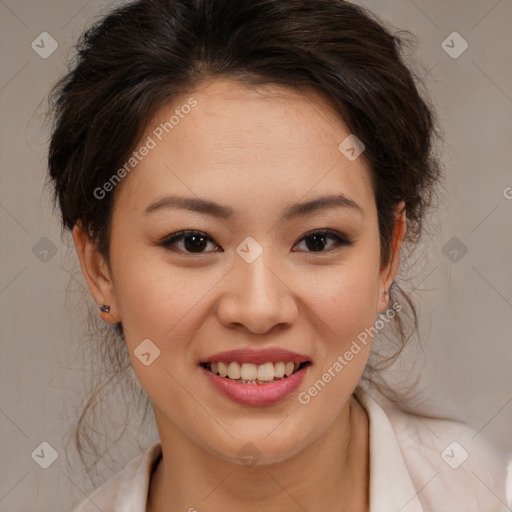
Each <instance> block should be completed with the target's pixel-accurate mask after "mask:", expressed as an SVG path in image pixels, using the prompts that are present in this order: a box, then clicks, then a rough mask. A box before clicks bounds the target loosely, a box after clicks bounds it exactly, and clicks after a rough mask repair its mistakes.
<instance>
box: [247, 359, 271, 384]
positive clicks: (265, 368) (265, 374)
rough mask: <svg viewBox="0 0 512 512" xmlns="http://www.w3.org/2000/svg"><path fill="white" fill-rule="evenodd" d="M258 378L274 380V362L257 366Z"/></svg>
mask: <svg viewBox="0 0 512 512" xmlns="http://www.w3.org/2000/svg"><path fill="white" fill-rule="evenodd" d="M244 364H245V363H244ZM242 366H243V365H242ZM258 380H265V381H267V380H274V363H265V364H260V365H259V366H258Z"/></svg>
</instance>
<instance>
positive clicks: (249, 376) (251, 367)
mask: <svg viewBox="0 0 512 512" xmlns="http://www.w3.org/2000/svg"><path fill="white" fill-rule="evenodd" d="M212 371H213V368H212ZM240 376H241V377H242V379H243V380H256V379H257V378H258V367H257V366H256V365H255V364H252V363H244V364H243V365H242V367H241V369H240Z"/></svg>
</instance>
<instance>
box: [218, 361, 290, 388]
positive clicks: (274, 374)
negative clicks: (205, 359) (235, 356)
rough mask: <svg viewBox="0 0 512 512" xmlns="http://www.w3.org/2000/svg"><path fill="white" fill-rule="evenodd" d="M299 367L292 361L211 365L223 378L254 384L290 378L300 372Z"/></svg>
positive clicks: (233, 362)
mask: <svg viewBox="0 0 512 512" xmlns="http://www.w3.org/2000/svg"><path fill="white" fill-rule="evenodd" d="M299 366H300V365H299V363H293V362H291V361H289V362H284V361H278V362H276V363H272V362H267V363H264V364H253V363H242V364H240V363H237V362H236V361H231V362H219V363H210V368H211V371H212V372H213V373H216V374H219V375H220V376H221V377H227V378H229V379H232V380H238V381H242V382H244V383H254V384H255V383H256V381H262V382H269V381H271V380H274V379H282V378H283V377H285V376H286V377H289V376H290V375H292V374H293V373H294V372H296V371H297V370H298V368H299Z"/></svg>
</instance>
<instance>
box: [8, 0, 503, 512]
mask: <svg viewBox="0 0 512 512" xmlns="http://www.w3.org/2000/svg"><path fill="white" fill-rule="evenodd" d="M117 3H120V2H117ZM359 3H361V4H362V5H365V6H367V7H369V8H370V9H371V10H373V11H374V12H376V13H377V14H379V15H381V16H382V17H383V18H384V19H385V20H387V21H389V22H390V23H391V24H392V25H393V26H395V27H397V28H405V29H409V30H411V31H412V32H413V33H414V34H416V36H417V37H418V46H417V51H416V55H417V56H418V58H420V59H421V61H422V62H423V68H421V67H418V70H419V74H420V75H421V76H425V77H426V82H427V87H428V89H429V91H430V95H431V97H432V100H433V101H434V103H435V104H436V105H437V108H438V111H439V115H440V120H441V124H442V127H443V129H444V132H445V137H446V142H447V144H446V146H445V147H444V148H443V161H444V163H445V166H446V171H447V181H446V194H445V196H444V198H443V199H442V201H441V204H440V207H439V210H438V214H437V216H436V217H435V218H433V219H432V226H433V228H432V230H431V233H430V235H429V236H428V238H426V239H425V242H424V247H423V248H422V249H421V250H419V251H418V252H417V253H416V260H417V262H416V265H415V266H414V267H413V272H412V273H410V274H409V277H410V279H409V281H408V282H407V283H406V284H405V288H406V289H407V290H409V291H411V292H412V293H413V295H414V297H415V299H416V301H417V303H418V306H419V308H420V310H421V312H422V330H421V332H422V336H423V343H424V346H425V352H426V358H425V359H426V362H425V369H424V372H423V377H422V384H423V385H424V386H426V389H427V396H432V397H437V400H439V401H440V403H442V405H440V404H438V403H437V402H435V399H434V398H433V399H432V400H433V403H434V404H435V406H434V407H436V408H437V407H439V409H436V410H441V409H442V408H444V409H443V410H444V411H445V412H446V413H447V414H449V415H452V416H454V417H457V418H462V419H464V420H465V421H466V422H467V423H469V424H470V425H472V426H473V427H474V428H475V429H477V430H478V431H479V432H480V434H481V435H483V436H487V437H488V438H489V439H490V440H491V441H492V442H493V443H494V444H495V445H496V446H497V447H498V449H500V450H508V451H510V450H512V437H511V436H510V432H511V427H512V403H511V401H512V383H511V373H512V372H511V359H512V358H511V356H512V348H511V347H512V344H511V341H512V340H511V338H512V336H511V327H512V322H511V318H512V315H511V313H512V268H511V265H512V263H511V262H512V258H511V254H512V243H511V232H512V230H511V228H512V188H511V187H512V172H511V157H510V149H511V141H512V116H511V114H512V72H511V69H512V62H511V55H512V41H511V38H510V32H509V28H510V20H511V19H512V1H511V0H500V1H497V0H479V1H467V0H456V1H449V2H446V1H444V0H442V1H441V0H428V1H427V0H415V1H412V0H393V1H386V2H384V1H380V2H375V1H366V2H359ZM114 4H115V3H112V2H110V3H109V2H106V1H104V0H103V1H101V0H89V1H87V0H51V1H50V0H48V1H42V0H38V1H36V0H32V1H30V0H0V15H1V57H2V67H1V72H0V73H1V75H0V108H1V125H0V138H1V140H0V144H1V148H0V159H1V170H2V174H1V176H2V186H1V197H0V222H1V233H2V244H1V269H2V275H1V279H0V300H1V308H2V317H1V336H2V345H1V354H2V357H1V370H0V376H1V377H0V379H1V390H0V393H1V406H0V413H1V414H0V427H1V431H2V447H1V453H2V463H1V464H2V466H1V468H0V471H1V474H2V475H3V478H2V479H1V482H0V510H1V511H25V510H26V511H28V510H30V511H32V510H39V511H43V510H44V511H53V512H57V511H66V510H70V509H71V507H72V506H73V505H75V504H76V503H78V502H79V501H81V500H82V499H83V498H84V493H88V492H90V491H91V489H92V485H91V483H90V481H88V480H87V479H86V478H85V477H84V475H83V474H82V473H81V469H80V466H79V464H78V461H77V459H76V456H74V455H73V453H71V452H72V450H70V454H69V458H67V457H66V450H65V442H64V439H65V436H66V435H67V434H68V433H69V430H70V429H71V427H72V425H73V422H74V421H75V419H76V417H75V413H76V410H77V409H78V408H79V406H80V404H81V403H82V400H83V398H84V396H85V395H84V393H83V392H81V389H82V388H83V386H84V382H85V380H86V377H87V375H86V374H87V372H86V371H84V370H83V368H82V363H81V361H80V359H79V358H77V347H83V346H84V345H83V344H84V343H87V336H86V335H84V330H83V325H81V324H80V322H81V321H82V320H81V317H80V315H81V313H80V310H81V309H83V308H80V307H78V306H76V304H80V300H83V299H81V297H80V293H79V290H80V287H81V286H82V283H83V281H82V278H81V275H80V274H79V273H78V272H79V271H78V267H77V266H76V257H75V255H74V252H73V248H72V246H71V242H70V238H69V237H68V236H64V237H61V233H60V228H59V224H58V220H57V217H56V216H52V208H51V201H50V198H49V194H48V193H47V192H46V191H45V192H42V190H43V184H44V180H45V155H46V150H47V137H48V134H47V132H46V131H45V129H44V127H43V116H44V112H45V108H46V104H45V96H46V95H47V93H48V91H49V88H50V87H51V85H52V84H53V83H54V81H55V80H56V79H57V77H58V76H60V75H61V74H62V73H63V71H64V70H65V62H66V59H67V58H68V57H69V55H70V51H71V45H72V44H73V42H75V41H76V39H77V37H78V36H79V34H80V33H81V32H82V30H83V29H84V28H85V27H86V26H88V25H89V24H90V22H91V21H92V20H93V19H94V18H95V17H96V16H98V15H99V14H101V12H103V11H104V10H105V9H107V8H108V6H109V5H114ZM45 31H46V32H48V33H50V34H51V36H52V37H53V38H54V39H55V40H56V41H57V42H58V45H59V46H58V48H57V50H56V51H55V52H54V53H53V54H52V55H50V56H49V57H48V58H46V59H43V58H41V57H40V56H39V55H38V54H37V53H36V51H34V50H33V49H32V48H31V43H32V41H34V40H35V39H36V38H37V37H38V36H39V34H41V33H42V32H45ZM454 31H456V32H458V33H459V34H460V35H461V36H462V37H463V38H464V39H465V40H466V41H467V42H468V44H469V48H468V49H467V50H466V51H465V52H464V53H463V54H462V55H460V56H459V57H458V58H452V57H451V56H450V55H448V53H447V52H446V51H445V50H444V49H443V47H442V42H443V41H444V40H445V39H446V38H447V36H448V35H449V34H451V33H452V32H454ZM448 44H449V45H450V46H454V48H453V50H452V51H456V50H457V49H459V48H460V41H457V40H454V42H453V43H452V42H451V41H450V39H448ZM46 48H48V46H46ZM454 237H455V240H453V238H454ZM41 239H43V240H42V241H41ZM46 239H48V240H46ZM447 244H448V245H447ZM45 250H46V251H47V252H44V251H45ZM52 250H53V252H55V250H56V252H55V254H53V253H52ZM465 250H467V253H465V254H463V253H464V251H465ZM454 251H455V252H454ZM461 255H462V257H461ZM457 260H458V261H457ZM70 275H71V276H73V277H70ZM70 283H71V287H70V286H69V285H70ZM68 288H69V290H68ZM77 291H78V292H77ZM77 308H78V309H77ZM85 346H86V345H85ZM134 429H136V427H134ZM132 437H133V436H130V435H128V436H127V437H126V441H124V443H123V445H122V446H120V447H119V450H118V451H117V452H116V455H115V456H113V457H112V459H111V460H110V462H109V464H107V463H103V464H104V465H103V466H102V471H103V472H102V477H103V478H108V477H109V476H111V475H112V474H113V473H114V472H116V471H118V470H120V469H121V468H122V467H124V465H125V464H126V462H127V461H128V460H130V459H131V458H132V457H133V456H134V455H135V454H137V453H138V452H139V450H140V448H141V446H144V445H146V444H148V443H150V442H152V441H153V440H155V439H156V438H157V433H156V430H155V429H154V427H153V426H151V425H149V426H148V427H147V430H144V431H143V432H142V435H141V438H140V439H142V441H140V439H139V440H137V441H134V440H133V439H132ZM43 441H45V442H47V443H49V444H50V445H51V446H52V447H53V448H54V449H55V450H56V452H57V454H58V458H57V459H56V461H55V462H54V463H53V464H52V465H51V466H50V467H49V468H48V469H43V468H41V467H39V465H38V464H36V462H35V461H34V460H33V459H32V457H31V454H32V452H33V451H34V450H35V449H36V448H37V447H38V446H39V445H40V443H41V442H43Z"/></svg>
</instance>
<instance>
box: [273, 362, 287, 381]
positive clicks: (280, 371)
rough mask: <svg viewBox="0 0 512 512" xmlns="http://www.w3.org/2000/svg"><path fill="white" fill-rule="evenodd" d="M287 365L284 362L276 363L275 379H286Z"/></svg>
mask: <svg viewBox="0 0 512 512" xmlns="http://www.w3.org/2000/svg"><path fill="white" fill-rule="evenodd" d="M284 368H285V364H284V363H283V362H282V361H279V362H278V363H274V377H277V378H278V379H282V378H283V377H284Z"/></svg>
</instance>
